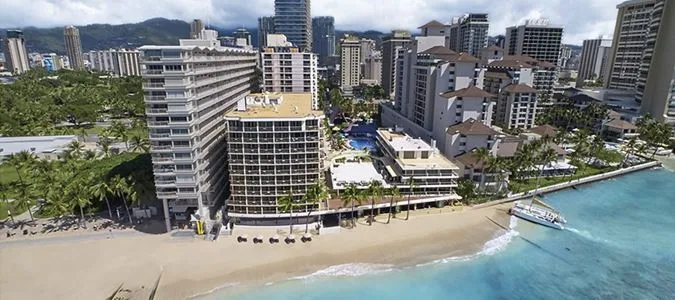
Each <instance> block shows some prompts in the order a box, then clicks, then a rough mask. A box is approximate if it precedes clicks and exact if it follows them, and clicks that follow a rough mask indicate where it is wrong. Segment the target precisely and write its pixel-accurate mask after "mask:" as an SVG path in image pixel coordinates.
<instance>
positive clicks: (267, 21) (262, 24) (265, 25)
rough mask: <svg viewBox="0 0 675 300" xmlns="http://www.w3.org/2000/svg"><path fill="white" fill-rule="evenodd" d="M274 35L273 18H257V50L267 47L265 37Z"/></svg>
mask: <svg viewBox="0 0 675 300" xmlns="http://www.w3.org/2000/svg"><path fill="white" fill-rule="evenodd" d="M273 33H274V16H270V17H260V18H258V48H259V49H262V48H264V47H265V46H267V35H268V34H273Z"/></svg>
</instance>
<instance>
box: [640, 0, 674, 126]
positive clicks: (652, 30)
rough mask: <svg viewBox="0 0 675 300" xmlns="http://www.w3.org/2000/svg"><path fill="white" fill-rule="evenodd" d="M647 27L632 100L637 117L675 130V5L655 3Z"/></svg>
mask: <svg viewBox="0 0 675 300" xmlns="http://www.w3.org/2000/svg"><path fill="white" fill-rule="evenodd" d="M647 26H648V27H647V28H648V31H647V35H646V40H645V50H644V52H643V57H642V61H641V63H640V72H639V74H638V79H637V85H636V90H635V100H637V101H640V102H641V105H640V113H641V114H649V115H651V116H653V117H654V118H656V119H657V120H659V121H661V122H667V123H670V124H671V125H673V126H675V2H674V1H663V0H661V1H657V2H656V3H655V4H654V7H653V9H652V10H651V17H650V22H649V23H648V25H647Z"/></svg>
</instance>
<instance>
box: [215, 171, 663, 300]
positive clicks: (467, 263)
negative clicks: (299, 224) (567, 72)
mask: <svg viewBox="0 0 675 300" xmlns="http://www.w3.org/2000/svg"><path fill="white" fill-rule="evenodd" d="M544 199H545V201H547V202H548V203H550V204H552V205H553V206H554V207H556V208H557V209H558V210H560V211H561V212H562V213H563V214H564V215H565V217H566V218H567V220H568V224H567V228H566V229H565V230H563V231H558V230H555V229H549V228H545V227H543V226H538V225H534V224H532V223H529V222H527V221H523V220H517V219H515V218H514V217H512V219H511V224H510V225H511V228H512V230H511V231H510V232H508V233H502V234H501V235H499V236H497V237H495V238H494V239H493V240H491V241H489V242H488V243H486V244H485V246H484V248H483V250H482V251H480V252H479V253H476V254H474V255H469V256H463V257H448V258H445V259H440V260H437V261H432V262H428V263H424V264H420V265H416V266H407V267H397V266H391V265H370V264H358V263H357V264H347V265H340V266H333V267H330V268H327V269H324V270H320V271H317V272H316V273H313V274H308V275H307V276H302V277H298V278H291V279H289V280H287V281H284V282H277V283H270V284H268V285H265V286H261V287H255V288H251V289H244V290H242V291H239V292H237V293H235V294H234V295H232V294H230V293H223V291H215V292H213V293H212V294H210V295H208V296H207V297H206V298H207V299H225V298H228V299H244V300H248V299H293V300H296V299H322V300H323V299H415V300H420V299H675V173H673V171H670V170H667V169H657V170H650V171H643V172H638V173H633V174H629V175H625V176H622V177H618V178H615V179H610V180H605V181H602V182H597V183H593V184H589V185H584V186H580V187H578V188H577V189H576V190H575V189H568V190H564V191H560V192H556V193H552V194H547V195H545V197H544ZM402 247H405V246H403V245H402ZM226 294H227V296H225V295H226Z"/></svg>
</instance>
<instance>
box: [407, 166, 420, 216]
mask: <svg viewBox="0 0 675 300" xmlns="http://www.w3.org/2000/svg"><path fill="white" fill-rule="evenodd" d="M416 186H417V185H416V184H415V179H413V177H412V176H410V179H408V192H409V193H408V209H407V210H406V212H405V220H406V221H408V219H409V218H410V196H411V195H412V193H413V189H414V188H415V187H416Z"/></svg>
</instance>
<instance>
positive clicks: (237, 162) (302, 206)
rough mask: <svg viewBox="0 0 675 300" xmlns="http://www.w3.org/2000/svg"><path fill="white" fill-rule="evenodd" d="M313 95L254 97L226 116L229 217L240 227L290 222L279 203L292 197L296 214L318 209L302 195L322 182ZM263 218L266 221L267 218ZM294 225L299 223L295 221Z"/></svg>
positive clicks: (319, 119) (317, 113)
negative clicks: (234, 219)
mask: <svg viewBox="0 0 675 300" xmlns="http://www.w3.org/2000/svg"><path fill="white" fill-rule="evenodd" d="M311 98H312V96H311V95H310V94H309V93H263V94H251V95H249V96H247V97H246V98H245V99H242V100H240V102H239V103H238V105H237V106H236V109H234V110H232V111H230V112H228V113H227V114H225V121H226V122H227V131H226V132H227V156H228V161H229V174H230V186H231V188H230V190H231V198H230V202H229V204H228V216H229V217H237V218H239V219H240V222H241V223H242V224H255V225H283V224H288V213H287V212H284V211H283V209H282V208H281V203H279V199H280V198H282V197H284V196H287V195H289V194H291V195H292V196H293V198H294V199H295V201H294V202H295V203H296V205H297V207H296V208H294V209H293V213H298V212H305V213H304V214H303V215H304V216H302V217H300V221H299V223H308V222H314V221H316V218H317V217H316V216H313V217H311V219H310V220H303V219H304V218H305V217H307V214H306V213H307V212H309V211H317V210H318V204H316V203H315V204H310V203H307V201H305V200H306V199H304V198H303V196H304V195H305V194H306V193H307V191H308V190H309V189H310V188H311V186H312V185H314V184H316V183H318V182H321V181H323V173H324V163H323V161H324V155H323V152H324V150H325V149H324V145H325V143H324V140H323V139H324V137H323V119H324V118H325V116H324V114H323V112H322V111H318V110H314V109H313V108H312V99H311ZM263 219H264V220H263ZM296 222H298V221H297V220H296Z"/></svg>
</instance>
